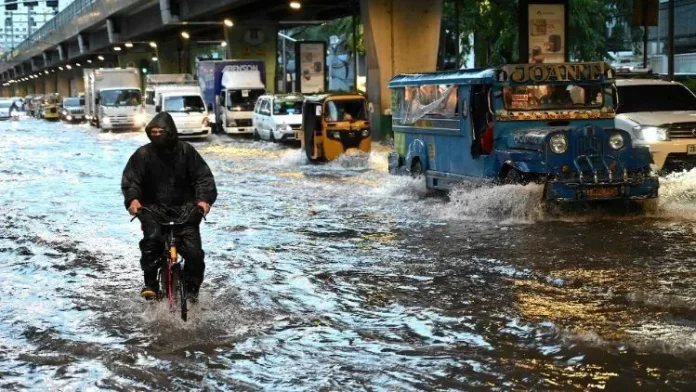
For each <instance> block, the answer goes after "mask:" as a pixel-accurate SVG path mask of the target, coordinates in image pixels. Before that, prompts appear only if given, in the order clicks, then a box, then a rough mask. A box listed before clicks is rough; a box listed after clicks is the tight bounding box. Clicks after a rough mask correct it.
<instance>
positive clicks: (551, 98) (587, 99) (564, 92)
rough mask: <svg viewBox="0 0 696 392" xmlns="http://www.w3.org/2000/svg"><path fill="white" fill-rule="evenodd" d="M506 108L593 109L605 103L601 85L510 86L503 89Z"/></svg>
mask: <svg viewBox="0 0 696 392" xmlns="http://www.w3.org/2000/svg"><path fill="white" fill-rule="evenodd" d="M503 97H504V102H505V109H508V110H558V109H591V108H599V107H601V106H602V105H603V104H604V94H603V93H602V86H600V85H584V86H583V85H553V84H541V85H536V86H510V87H505V88H504V89H503Z"/></svg>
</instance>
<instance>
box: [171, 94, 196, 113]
mask: <svg viewBox="0 0 696 392" xmlns="http://www.w3.org/2000/svg"><path fill="white" fill-rule="evenodd" d="M162 110H164V111H165V112H185V113H189V112H199V113H202V112H204V111H205V104H204V103H203V99H201V97H200V96H197V95H187V96H178V97H165V98H164V108H162Z"/></svg>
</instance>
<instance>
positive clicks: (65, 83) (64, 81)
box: [57, 71, 72, 97]
mask: <svg viewBox="0 0 696 392" xmlns="http://www.w3.org/2000/svg"><path fill="white" fill-rule="evenodd" d="M71 73H72V72H71V71H66V72H61V73H60V74H59V75H58V86H57V91H58V94H60V96H61V97H69V96H71V94H70V75H71Z"/></svg>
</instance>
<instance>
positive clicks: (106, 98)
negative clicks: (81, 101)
mask: <svg viewBox="0 0 696 392" xmlns="http://www.w3.org/2000/svg"><path fill="white" fill-rule="evenodd" d="M99 95H100V98H101V100H100V101H99V103H100V104H101V105H103V106H137V105H140V104H141V103H142V101H141V97H140V90H136V89H128V90H106V91H102V92H100V94H99Z"/></svg>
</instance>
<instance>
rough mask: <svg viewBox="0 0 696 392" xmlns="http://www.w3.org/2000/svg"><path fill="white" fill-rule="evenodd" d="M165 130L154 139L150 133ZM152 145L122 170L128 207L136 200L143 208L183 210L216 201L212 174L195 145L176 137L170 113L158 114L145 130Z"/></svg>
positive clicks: (137, 151) (135, 154)
mask: <svg viewBox="0 0 696 392" xmlns="http://www.w3.org/2000/svg"><path fill="white" fill-rule="evenodd" d="M154 127H159V128H162V129H164V130H165V134H164V135H163V136H160V137H153V136H152V135H151V130H152V128H154ZM145 131H146V132H147V136H148V138H150V141H151V143H149V144H146V145H144V146H142V147H140V148H139V149H138V150H136V151H135V153H134V154H133V155H132V156H131V157H130V159H129V160H128V164H127V165H126V168H125V169H124V170H123V177H122V179H121V190H122V191H123V196H124V202H125V205H126V208H128V206H129V205H130V203H131V202H132V201H133V200H135V199H137V200H138V201H140V203H141V204H142V205H143V206H148V205H158V206H163V207H174V208H175V207H181V206H185V205H188V204H195V203H197V202H199V201H204V202H206V203H208V204H210V205H213V203H215V200H216V199H217V188H216V187H215V179H214V178H213V174H212V173H211V171H210V168H209V167H208V164H206V163H205V161H204V160H203V158H202V157H201V156H200V154H198V151H196V150H195V149H194V148H193V146H191V145H190V144H188V143H186V142H181V141H179V140H178V137H177V129H176V125H175V124H174V120H173V119H172V117H171V116H170V115H169V113H158V114H157V115H156V116H155V118H153V119H152V121H150V123H149V124H148V125H147V127H146V128H145Z"/></svg>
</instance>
